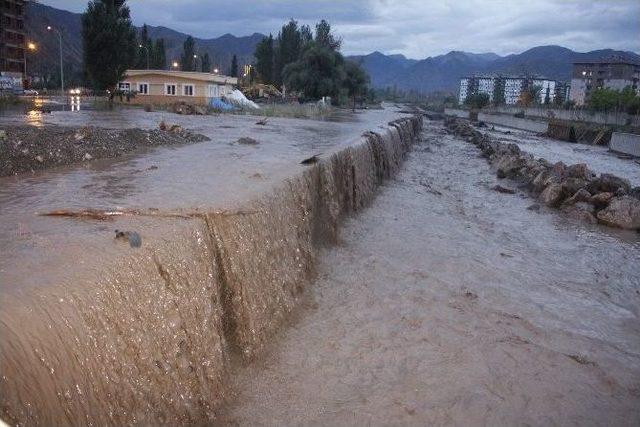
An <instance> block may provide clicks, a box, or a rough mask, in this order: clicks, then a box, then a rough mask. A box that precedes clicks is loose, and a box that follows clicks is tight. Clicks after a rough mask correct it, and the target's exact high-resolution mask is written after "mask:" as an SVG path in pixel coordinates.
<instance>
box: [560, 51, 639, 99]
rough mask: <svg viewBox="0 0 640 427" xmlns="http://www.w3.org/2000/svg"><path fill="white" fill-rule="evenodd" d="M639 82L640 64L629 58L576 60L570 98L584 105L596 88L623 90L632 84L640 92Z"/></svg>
mask: <svg viewBox="0 0 640 427" xmlns="http://www.w3.org/2000/svg"><path fill="white" fill-rule="evenodd" d="M639 82H640V64H638V63H635V62H633V61H630V60H628V59H624V58H611V59H608V60H602V61H593V62H576V63H574V64H573V73H572V75H571V92H570V100H571V101H573V102H575V103H576V105H584V104H586V103H587V102H588V101H589V98H590V96H591V93H592V92H593V91H594V90H596V89H602V88H608V89H616V90H622V89H624V88H625V87H628V86H630V87H632V88H633V90H635V91H636V93H638V94H640V85H639Z"/></svg>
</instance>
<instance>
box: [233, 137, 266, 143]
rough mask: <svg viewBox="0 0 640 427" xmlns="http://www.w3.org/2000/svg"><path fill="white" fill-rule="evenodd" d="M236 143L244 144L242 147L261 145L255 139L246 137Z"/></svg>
mask: <svg viewBox="0 0 640 427" xmlns="http://www.w3.org/2000/svg"><path fill="white" fill-rule="evenodd" d="M236 142H237V143H238V144H242V145H258V144H260V143H259V142H258V141H256V140H255V139H253V138H249V137H244V136H243V137H242V138H240V139H238V140H237V141H236Z"/></svg>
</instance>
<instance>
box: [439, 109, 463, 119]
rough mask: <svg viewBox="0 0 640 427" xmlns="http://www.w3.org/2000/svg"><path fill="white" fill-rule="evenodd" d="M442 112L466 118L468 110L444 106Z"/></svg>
mask: <svg viewBox="0 0 640 427" xmlns="http://www.w3.org/2000/svg"><path fill="white" fill-rule="evenodd" d="M444 114H445V115H447V116H453V117H458V118H460V119H468V118H469V111H468V110H458V109H456V108H445V109H444Z"/></svg>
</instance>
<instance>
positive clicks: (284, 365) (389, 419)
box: [221, 124, 640, 426]
mask: <svg viewBox="0 0 640 427" xmlns="http://www.w3.org/2000/svg"><path fill="white" fill-rule="evenodd" d="M478 154H479V153H478V150H477V149H476V148H475V147H474V146H472V145H471V144H467V143H465V142H463V141H462V140H460V139H457V138H455V137H452V136H450V135H447V134H445V133H444V132H443V130H442V127H441V125H440V124H431V125H427V129H426V130H425V132H424V141H423V142H422V143H420V144H419V145H417V146H414V149H413V150H412V152H411V153H410V155H409V159H408V160H407V161H406V162H405V163H404V166H403V169H402V171H401V172H400V173H399V174H398V176H397V177H396V179H394V180H392V181H391V182H390V183H388V184H385V185H384V186H383V190H382V192H381V194H379V196H378V197H377V198H376V199H375V201H374V202H373V203H372V205H371V206H370V207H369V208H368V209H366V210H365V211H364V212H363V213H362V214H360V215H358V217H356V218H352V219H350V220H349V221H347V223H346V224H345V226H344V227H343V228H342V231H341V233H340V238H339V241H340V244H339V245H338V247H337V248H333V249H329V250H326V251H324V252H323V254H322V256H321V257H320V261H319V265H318V280H317V281H316V283H315V284H314V286H313V288H312V289H311V296H310V302H308V303H307V305H306V308H305V309H303V310H301V311H300V312H299V313H298V316H296V320H295V321H294V322H293V325H292V326H291V327H290V328H287V329H285V330H284V331H282V332H281V333H280V335H279V336H277V337H276V339H274V341H273V342H274V345H273V346H272V347H271V351H270V352H269V354H268V356H267V357H265V358H264V360H263V361H262V362H261V363H258V364H254V365H251V366H248V367H246V366H245V367H237V368H236V370H235V374H234V375H233V378H234V388H235V390H236V391H237V392H236V395H235V396H234V398H233V399H232V404H230V405H229V406H227V407H226V408H225V410H224V411H223V414H222V416H221V420H222V422H223V423H228V424H233V425H236V424H238V425H629V426H631V425H638V424H640V322H639V318H638V317H639V316H640V238H639V236H638V234H637V233H635V232H623V231H616V230H613V229H609V228H606V227H600V226H589V225H585V224H584V223H580V222H574V221H573V220H571V219H568V218H566V217H564V216H562V215H558V214H557V213H556V212H554V211H552V210H546V209H545V208H542V210H541V211H539V212H535V211H530V210H527V207H528V206H529V205H530V204H531V203H532V201H531V199H529V198H528V197H527V196H525V195H524V194H520V193H518V194H516V195H507V194H501V193H497V192H495V191H493V190H491V187H492V186H493V185H495V184H496V182H497V181H496V179H495V173H493V172H492V171H491V170H490V169H489V166H488V165H487V163H486V161H485V159H483V158H480V157H479V156H478ZM565 161H567V160H565ZM501 184H502V185H508V182H504V181H502V182H501Z"/></svg>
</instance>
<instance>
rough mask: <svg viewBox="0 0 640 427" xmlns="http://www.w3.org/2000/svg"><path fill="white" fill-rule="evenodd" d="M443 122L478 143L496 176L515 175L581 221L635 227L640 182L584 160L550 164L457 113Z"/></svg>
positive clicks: (544, 199)
mask: <svg viewBox="0 0 640 427" xmlns="http://www.w3.org/2000/svg"><path fill="white" fill-rule="evenodd" d="M445 126H446V128H447V129H448V130H449V131H450V132H452V133H454V134H455V135H458V136H461V137H463V138H464V139H465V140H466V141H467V142H470V143H472V144H474V145H475V146H477V147H478V148H479V149H480V150H481V151H482V155H483V156H484V157H486V158H487V159H488V161H489V162H490V163H491V164H492V165H493V166H494V167H495V168H496V174H497V176H498V178H510V179H514V180H516V181H519V182H520V183H521V184H522V186H523V187H524V188H527V189H528V190H529V191H531V193H532V194H534V195H535V196H536V197H538V199H539V200H540V202H541V203H543V204H545V205H546V206H549V207H552V208H557V209H560V210H561V211H563V212H564V213H566V214H567V215H569V216H571V217H574V218H577V219H581V220H583V221H585V222H588V223H591V224H596V223H601V224H604V225H608V226H612V227H619V228H624V229H631V230H639V231H640V187H633V188H632V187H631V184H630V183H629V181H628V180H626V179H624V178H620V177H617V176H615V175H611V174H606V173H603V174H600V175H599V176H597V175H596V174H595V173H593V172H592V171H590V170H589V168H588V166H587V165H586V164H584V163H579V164H574V165H566V164H564V163H563V162H557V163H555V164H552V163H550V162H548V161H547V160H545V159H541V158H539V159H536V158H534V156H533V155H531V154H529V153H526V152H523V151H522V150H521V149H520V147H518V146H517V145H516V144H512V143H509V144H505V143H502V142H498V141H495V140H493V139H492V138H491V137H489V136H487V135H483V134H482V133H481V132H479V131H477V130H476V129H474V128H473V126H471V124H469V123H468V122H466V121H463V120H460V119H455V118H452V119H447V120H446V121H445Z"/></svg>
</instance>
